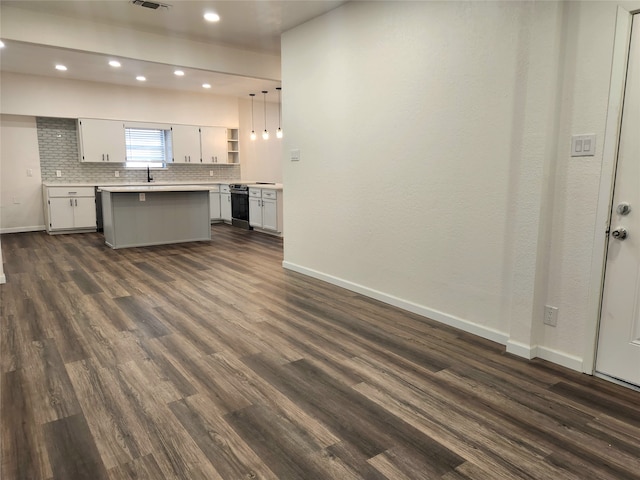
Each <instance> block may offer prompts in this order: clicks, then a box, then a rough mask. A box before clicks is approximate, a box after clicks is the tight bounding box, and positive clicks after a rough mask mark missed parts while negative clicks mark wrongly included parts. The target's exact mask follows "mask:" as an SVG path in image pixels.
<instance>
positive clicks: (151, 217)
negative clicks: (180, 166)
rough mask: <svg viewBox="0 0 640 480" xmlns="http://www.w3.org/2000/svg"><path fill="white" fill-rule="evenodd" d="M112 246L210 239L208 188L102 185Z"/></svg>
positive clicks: (106, 230) (107, 238)
mask: <svg viewBox="0 0 640 480" xmlns="http://www.w3.org/2000/svg"><path fill="white" fill-rule="evenodd" d="M99 188H100V190H102V215H103V226H104V239H105V243H106V244H107V245H108V246H110V247H111V248H127V247H145V246H150V245H164V244H169V243H181V242H197V241H204V240H211V217H210V214H209V189H210V187H206V186H199V185H149V186H121V187H99Z"/></svg>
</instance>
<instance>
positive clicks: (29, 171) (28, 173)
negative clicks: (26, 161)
mask: <svg viewBox="0 0 640 480" xmlns="http://www.w3.org/2000/svg"><path fill="white" fill-rule="evenodd" d="M27 177H33V169H32V168H27Z"/></svg>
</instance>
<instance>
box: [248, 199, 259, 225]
mask: <svg viewBox="0 0 640 480" xmlns="http://www.w3.org/2000/svg"><path fill="white" fill-rule="evenodd" d="M249 225H251V226H252V227H258V228H262V199H261V198H254V197H250V198H249Z"/></svg>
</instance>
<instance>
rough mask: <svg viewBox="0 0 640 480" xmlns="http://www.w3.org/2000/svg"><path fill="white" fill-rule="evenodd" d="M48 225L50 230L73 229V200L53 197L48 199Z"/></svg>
mask: <svg viewBox="0 0 640 480" xmlns="http://www.w3.org/2000/svg"><path fill="white" fill-rule="evenodd" d="M49 223H50V224H51V225H50V228H51V229H52V230H56V229H59V228H73V227H74V221H73V198H69V197H53V198H50V199H49Z"/></svg>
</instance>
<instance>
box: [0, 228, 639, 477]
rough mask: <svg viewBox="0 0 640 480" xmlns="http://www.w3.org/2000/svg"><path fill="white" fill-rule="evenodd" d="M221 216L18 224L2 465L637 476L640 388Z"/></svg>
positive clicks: (107, 472) (100, 470) (68, 471)
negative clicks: (314, 261)
mask: <svg viewBox="0 0 640 480" xmlns="http://www.w3.org/2000/svg"><path fill="white" fill-rule="evenodd" d="M212 231H213V234H212V240H211V242H205V243H191V244H182V245H175V246H162V247H149V248H135V249H124V250H111V249H109V248H107V247H106V246H105V245H104V244H103V238H102V236H101V235H99V234H82V235H63V236H48V235H46V234H44V233H29V234H11V235H4V236H2V252H3V255H4V261H5V273H6V275H7V278H8V283H7V284H5V285H2V286H0V300H1V325H0V327H1V337H0V348H1V356H0V365H1V367H2V370H1V383H0V388H1V392H0V393H1V395H0V402H1V410H0V412H1V419H0V420H1V425H2V426H1V428H2V431H1V435H0V439H1V442H2V445H1V452H2V469H1V472H0V473H1V475H0V476H1V478H2V479H3V480H15V479H29V480H34V479H56V480H75V479H90V480H101V479H111V480H119V479H149V480H160V479H188V480H198V479H203V480H204V479H206V480H212V479H220V478H222V479H252V478H256V479H257V478H260V479H275V478H279V479H305V480H312V479H340V480H347V479H374V480H375V479H391V480H402V479H442V480H462V479H483V480H485V479H486V480H488V479H490V480H494V479H503V478H504V479H553V480H559V479H574V480H585V479H611V480H614V479H615V480H621V479H638V478H640V393H638V392H635V391H631V390H627V389H625V388H623V387H619V386H617V385H613V384H610V383H608V382H605V381H603V380H599V379H596V378H592V377H589V376H586V375H581V374H578V373H575V372H571V371H568V370H565V369H563V368H561V367H557V366H554V365H553V364H550V363H547V362H544V361H532V362H527V361H525V360H522V359H519V358H516V357H513V356H510V355H508V354H506V353H505V351H504V347H503V346H501V345H498V344H495V343H492V342H489V341H487V340H483V339H481V338H478V337H475V336H473V335H470V334H466V333H463V332H460V331H457V330H455V329H452V328H448V327H445V326H442V325H439V324H437V323H436V322H432V321H430V320H428V319H425V318H422V317H419V316H417V315H413V314H411V313H407V312H403V311H400V310H398V309H396V308H393V307H390V306H388V305H384V304H381V303H379V302H376V301H374V300H371V299H368V298H365V297H362V296H360V295H357V294H355V293H352V292H349V291H346V290H342V289H340V288H337V287H334V286H332V285H328V284H325V283H322V282H319V281H316V280H313V279H310V278H307V277H304V276H302V275H299V274H296V273H292V272H288V271H285V270H283V269H282V267H281V262H282V242H281V240H280V239H278V238H275V237H270V236H267V235H264V234H260V233H256V232H247V231H244V230H239V229H234V228H232V227H228V226H225V225H217V226H214V227H213V228H212Z"/></svg>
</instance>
